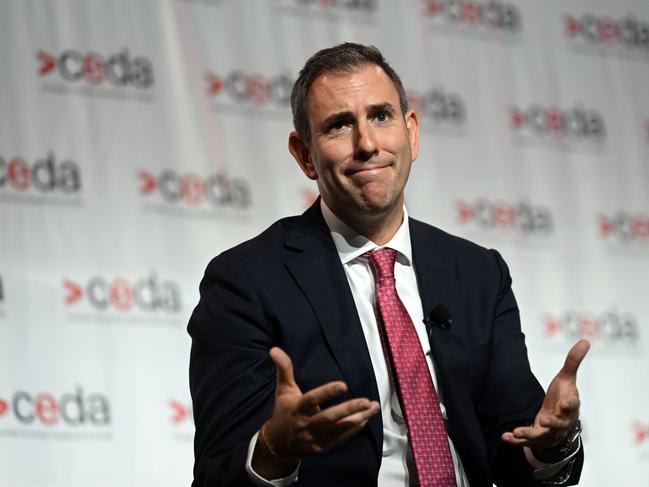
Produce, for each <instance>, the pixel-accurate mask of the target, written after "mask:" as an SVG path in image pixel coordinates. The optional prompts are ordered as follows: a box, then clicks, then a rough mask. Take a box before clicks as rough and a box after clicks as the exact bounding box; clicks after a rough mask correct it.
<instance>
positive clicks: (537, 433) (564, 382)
mask: <svg viewBox="0 0 649 487" xmlns="http://www.w3.org/2000/svg"><path fill="white" fill-rule="evenodd" d="M589 348H590V342H588V340H579V341H578V342H577V343H576V344H575V345H574V346H573V347H572V348H571V349H570V351H569V352H568V356H567V357H566V361H565V363H564V364H563V367H562V368H561V370H560V371H559V373H558V374H557V375H556V376H555V377H554V379H553V380H552V382H551V383H550V386H549V387H548V391H547V392H546V394H545V399H544V400H543V405H542V406H541V409H540V410H539V412H538V414H537V415H536V418H535V419H534V424H533V425H532V426H522V427H519V428H515V429H514V430H513V431H510V432H507V433H503V435H502V440H503V441H504V442H505V443H508V444H510V445H518V446H528V447H530V448H533V449H548V448H552V447H554V446H557V445H558V444H559V443H561V441H562V440H563V439H564V438H566V436H567V435H568V434H569V433H570V432H571V430H572V429H573V428H574V427H575V425H576V424H577V420H578V419H579V405H580V402H579V391H578V390H577V369H579V365H580V364H581V362H582V360H583V359H584V357H585V356H586V354H587V353H588V349H589Z"/></svg>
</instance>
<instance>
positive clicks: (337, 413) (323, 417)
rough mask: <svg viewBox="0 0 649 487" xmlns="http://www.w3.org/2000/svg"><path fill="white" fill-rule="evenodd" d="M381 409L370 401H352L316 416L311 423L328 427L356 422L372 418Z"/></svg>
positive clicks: (363, 399) (362, 399) (330, 408)
mask: <svg viewBox="0 0 649 487" xmlns="http://www.w3.org/2000/svg"><path fill="white" fill-rule="evenodd" d="M379 409H380V406H379V403H378V402H376V401H369V400H368V399H365V398H361V399H350V400H349V401H345V402H343V403H340V404H336V405H335V406H331V407H329V408H327V409H325V410H323V411H320V412H319V413H318V414H316V415H315V416H314V417H313V418H311V420H310V421H309V423H310V424H311V425H312V426H315V427H317V426H328V425H334V424H338V423H342V422H346V421H354V418H355V417H358V416H360V417H363V418H364V417H368V418H369V417H370V416H372V415H373V414H376V413H377V412H378V411H379Z"/></svg>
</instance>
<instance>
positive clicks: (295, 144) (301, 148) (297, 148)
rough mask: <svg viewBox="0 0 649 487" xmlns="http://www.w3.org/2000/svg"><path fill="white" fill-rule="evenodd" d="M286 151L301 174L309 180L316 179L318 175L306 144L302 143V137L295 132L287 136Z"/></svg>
mask: <svg viewBox="0 0 649 487" xmlns="http://www.w3.org/2000/svg"><path fill="white" fill-rule="evenodd" d="M288 150H289V152H290V153H291V154H292V155H293V157H294V158H295V160H296V161H297V163H298V165H299V166H300V169H302V172H303V173H304V174H306V177H307V178H309V179H313V180H316V179H318V173H317V172H316V170H315V166H314V165H313V161H312V160H311V151H310V150H309V146H308V144H307V143H306V142H305V141H304V139H303V138H302V136H301V135H300V134H298V133H297V132H296V131H293V132H291V133H290V135H289V136H288Z"/></svg>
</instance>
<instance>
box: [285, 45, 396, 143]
mask: <svg viewBox="0 0 649 487" xmlns="http://www.w3.org/2000/svg"><path fill="white" fill-rule="evenodd" d="M368 64H369V65H372V64H373V65H376V66H378V67H380V68H381V69H382V70H383V71H384V72H385V74H386V75H387V76H388V78H390V80H391V81H392V83H393V84H394V87H395V88H396V90H397V93H399V105H400V106H401V112H402V113H403V115H404V116H405V113H406V112H407V111H408V98H407V97H406V90H405V89H404V87H403V83H402V82H401V78H399V75H398V74H397V73H396V72H395V71H394V69H392V67H391V66H390V65H389V64H388V63H387V62H386V60H385V58H384V57H383V54H381V51H379V50H378V49H377V48H376V47H374V46H364V45H362V44H355V43H353V42H345V43H343V44H338V45H337V46H334V47H328V48H326V49H322V50H320V51H318V52H316V53H315V54H314V55H313V56H311V57H310V58H309V59H308V60H307V62H306V63H305V64H304V67H303V68H302V70H301V71H300V74H299V76H298V78H297V80H296V81H295V84H294V85H293V90H292V91H291V110H292V112H293V126H294V127H295V130H296V131H297V133H298V134H300V136H301V137H302V138H303V139H304V140H305V142H307V143H309V141H310V139H311V128H310V127H309V113H308V109H307V97H308V95H309V89H310V88H311V85H312V84H313V82H314V81H315V80H316V78H318V77H319V76H320V75H322V74H324V73H349V72H352V71H354V70H356V69H357V68H359V67H361V66H367V65H368Z"/></svg>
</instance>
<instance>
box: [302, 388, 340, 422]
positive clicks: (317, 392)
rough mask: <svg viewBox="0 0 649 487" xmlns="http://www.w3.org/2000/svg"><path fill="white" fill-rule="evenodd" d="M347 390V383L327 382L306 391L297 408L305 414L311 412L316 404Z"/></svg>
mask: <svg viewBox="0 0 649 487" xmlns="http://www.w3.org/2000/svg"><path fill="white" fill-rule="evenodd" d="M346 391H347V384H345V383H344V382H342V381H335V382H329V383H328V384H325V385H323V386H320V387H316V388H315V389H311V390H310V391H308V392H306V393H305V394H304V395H303V396H302V397H301V398H300V402H299V404H298V408H299V410H300V411H301V412H303V413H305V414H313V411H315V410H317V408H318V406H320V404H322V403H323V402H326V401H329V400H330V399H333V398H334V397H337V396H339V395H341V394H343V393H344V392H346Z"/></svg>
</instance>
